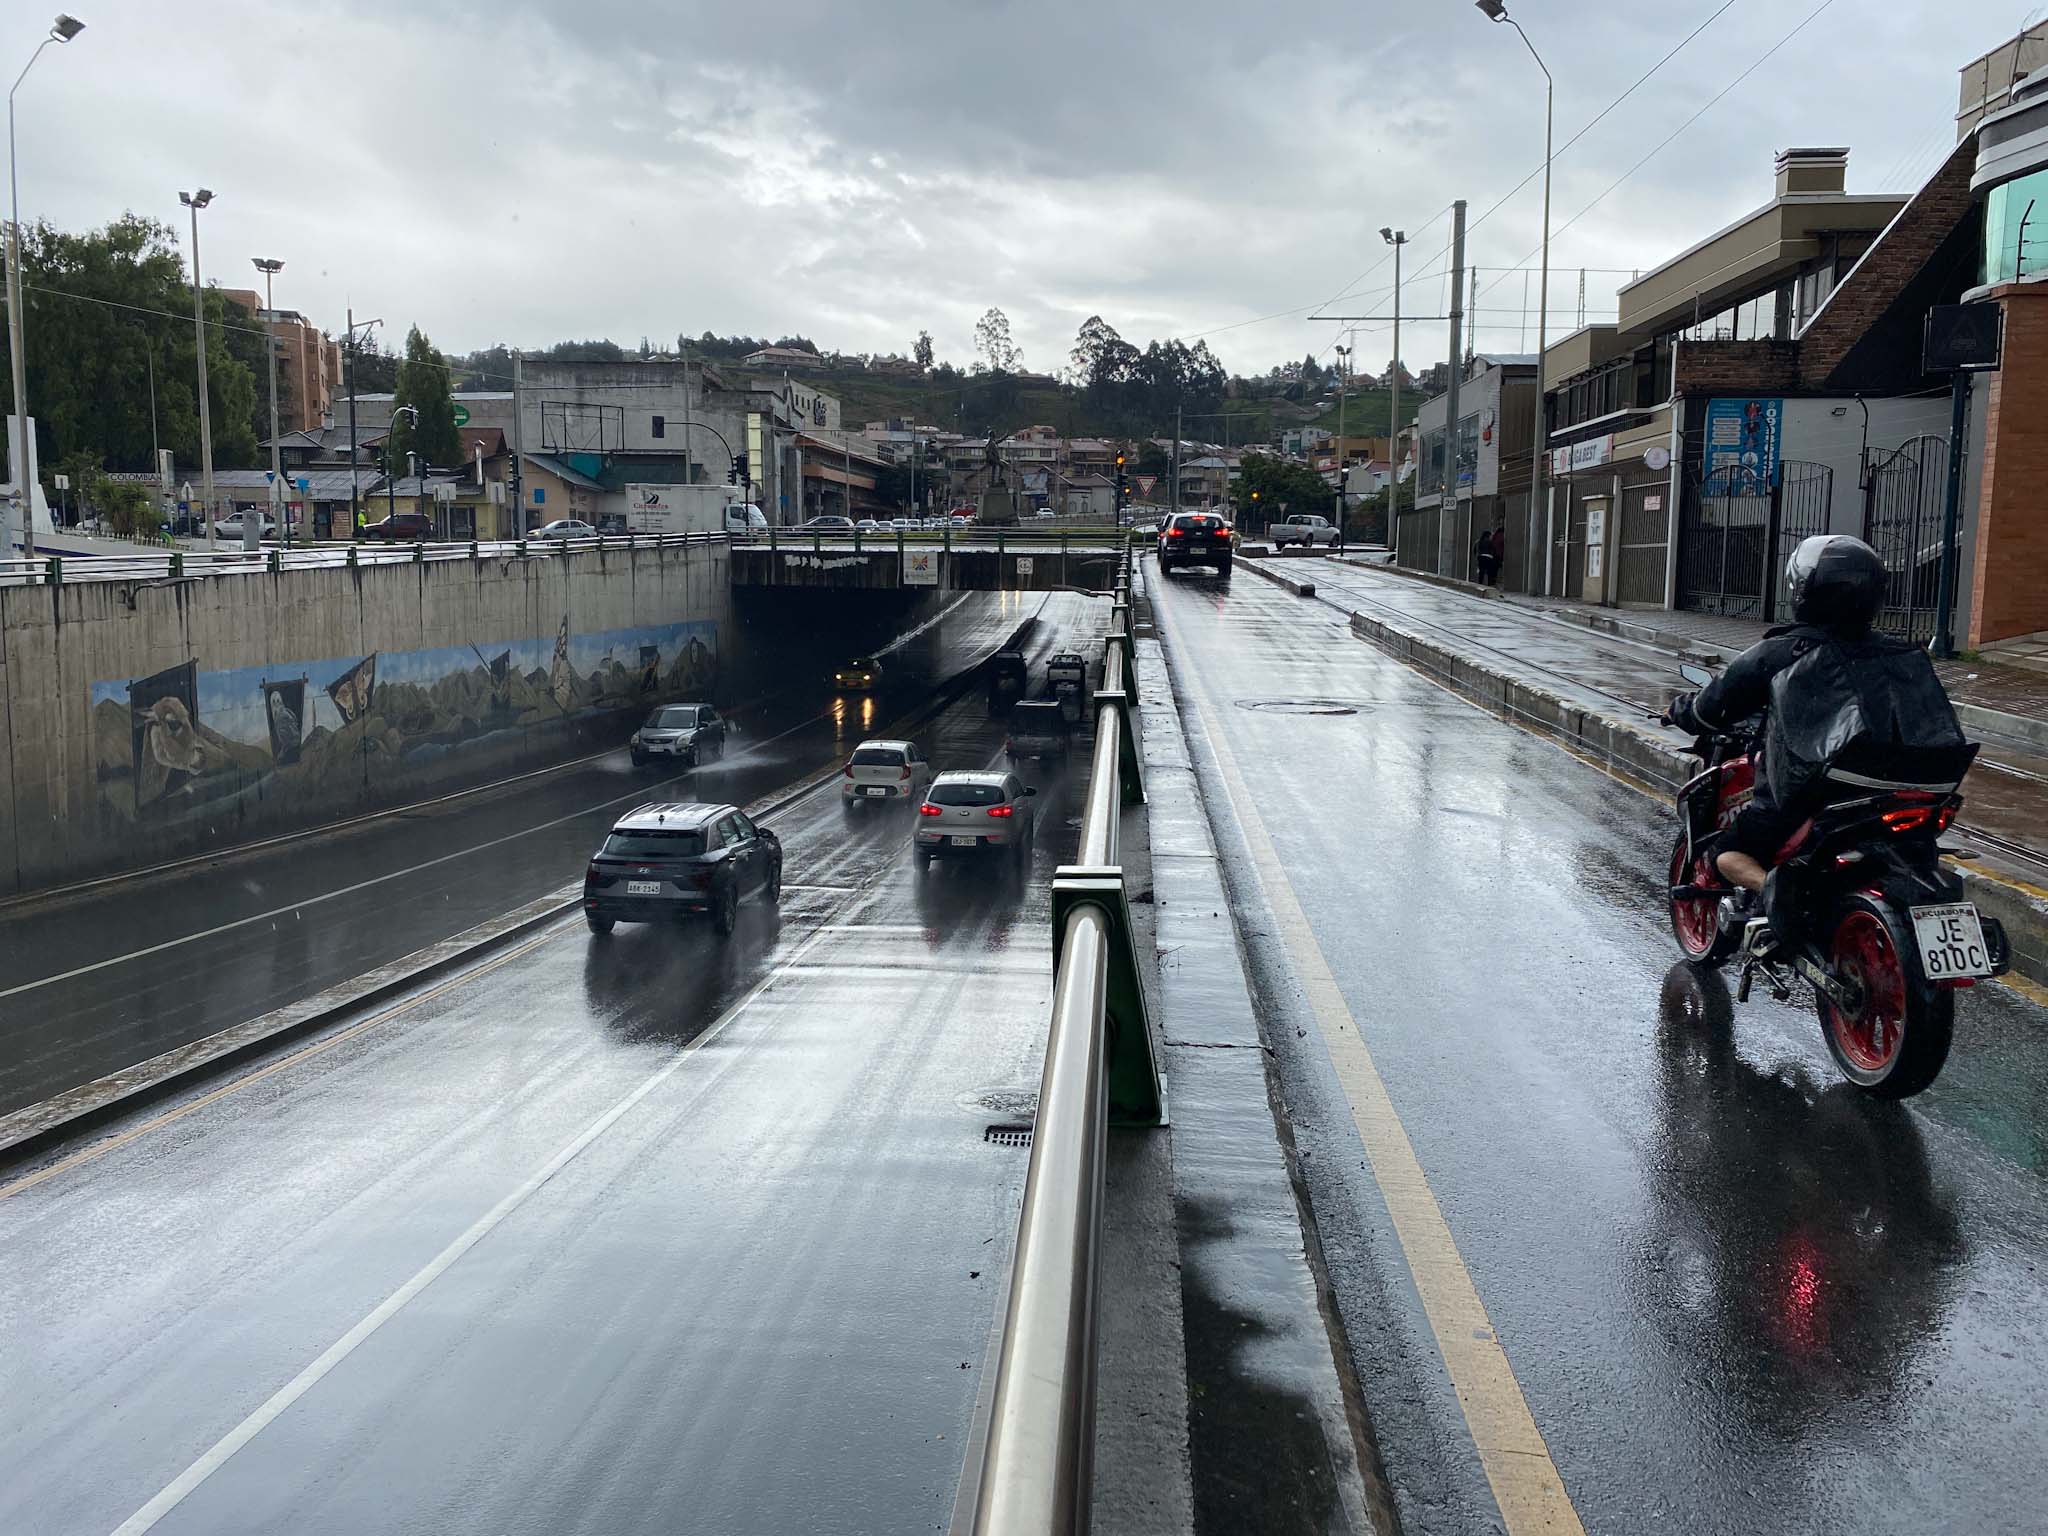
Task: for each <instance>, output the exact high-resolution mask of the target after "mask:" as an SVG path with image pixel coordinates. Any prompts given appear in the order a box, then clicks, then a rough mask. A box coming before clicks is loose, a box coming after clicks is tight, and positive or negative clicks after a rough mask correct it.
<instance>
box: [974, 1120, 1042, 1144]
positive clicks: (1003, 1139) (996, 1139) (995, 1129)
mask: <svg viewBox="0 0 2048 1536" xmlns="http://www.w3.org/2000/svg"><path fill="white" fill-rule="evenodd" d="M981 1139H982V1140H983V1141H987V1142H993V1143H994V1144H995V1145H997V1146H999V1147H1028V1146H1030V1145H1031V1127H1030V1126H1028V1125H986V1126H983V1127H982V1130H981Z"/></svg>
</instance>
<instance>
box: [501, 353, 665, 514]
mask: <svg viewBox="0 0 2048 1536" xmlns="http://www.w3.org/2000/svg"><path fill="white" fill-rule="evenodd" d="M512 377H513V378H514V379H517V378H518V377H519V364H518V363H517V362H516V361H515V362H514V363H513V364H512ZM512 388H513V392H514V394H515V396H516V394H517V392H518V389H519V386H518V385H517V384H514V385H513V386H512ZM515 412H516V407H515ZM690 422H691V413H690V349H689V347H688V346H687V345H685V346H684V348H683V484H685V485H688V484H689V483H690V480H691V478H692V477H691V474H690Z"/></svg>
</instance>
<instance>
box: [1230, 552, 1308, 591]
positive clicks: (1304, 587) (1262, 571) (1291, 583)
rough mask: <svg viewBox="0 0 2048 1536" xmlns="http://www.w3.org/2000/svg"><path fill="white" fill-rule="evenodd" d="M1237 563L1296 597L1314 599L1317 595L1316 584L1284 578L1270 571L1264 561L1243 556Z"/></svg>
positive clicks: (1289, 577) (1276, 572) (1290, 577)
mask: <svg viewBox="0 0 2048 1536" xmlns="http://www.w3.org/2000/svg"><path fill="white" fill-rule="evenodd" d="M1237 563H1238V564H1239V565H1241V566H1243V567H1244V568H1245V569H1246V570H1248V571H1250V572H1251V573H1252V574H1253V575H1254V576H1263V577H1264V578H1265V579H1266V580H1268V581H1270V582H1272V583H1273V585H1274V586H1276V587H1285V588H1286V589H1287V590H1288V591H1290V592H1292V593H1293V594H1294V595H1295V596H1296V597H1314V596H1315V595H1316V584H1315V583H1314V582H1312V581H1296V580H1295V579H1294V578H1293V577H1292V576H1282V575H1281V574H1280V573H1279V572H1278V571H1274V570H1268V569H1267V568H1266V566H1265V564H1264V563H1263V562H1262V561H1258V560H1247V559H1245V558H1244V557H1243V556H1242V555H1240V556H1239V557H1238V562H1237Z"/></svg>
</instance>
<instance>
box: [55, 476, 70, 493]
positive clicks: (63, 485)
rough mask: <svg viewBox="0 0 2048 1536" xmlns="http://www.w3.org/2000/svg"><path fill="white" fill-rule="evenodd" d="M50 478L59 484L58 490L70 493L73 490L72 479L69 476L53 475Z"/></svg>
mask: <svg viewBox="0 0 2048 1536" xmlns="http://www.w3.org/2000/svg"><path fill="white" fill-rule="evenodd" d="M50 478H51V479H52V480H55V481H56V482H57V489H58V490H60V491H68V490H70V489H71V477H70V476H69V475H52V476H51V477H50Z"/></svg>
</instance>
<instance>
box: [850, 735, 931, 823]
mask: <svg viewBox="0 0 2048 1536" xmlns="http://www.w3.org/2000/svg"><path fill="white" fill-rule="evenodd" d="M931 781H932V765H931V763H930V761H929V760H927V759H926V757H925V755H924V748H922V747H920V746H919V745H918V744H917V743H916V742H914V741H864V742H862V743H861V744H860V745H859V746H857V747H855V748H854V749H853V755H852V756H851V757H849V758H847V760H846V772H845V773H844V775H842V776H841V778H840V781H839V793H840V799H841V800H842V801H843V802H844V803H845V806H846V809H847V811H848V812H849V813H851V812H853V811H855V810H857V809H859V808H860V807H861V806H862V805H866V804H872V803H875V802H880V803H882V804H885V805H886V804H888V803H890V802H892V801H899V800H900V801H906V802H915V801H919V800H922V799H923V798H924V792H925V789H926V788H927V787H928V786H929V785H930V784H931Z"/></svg>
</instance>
